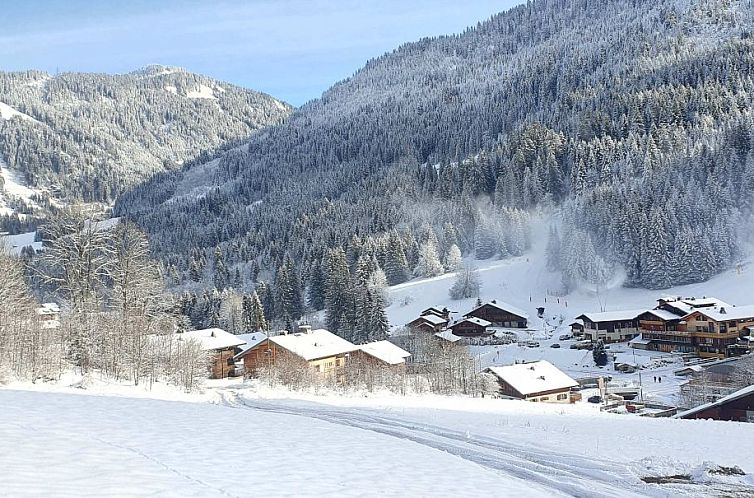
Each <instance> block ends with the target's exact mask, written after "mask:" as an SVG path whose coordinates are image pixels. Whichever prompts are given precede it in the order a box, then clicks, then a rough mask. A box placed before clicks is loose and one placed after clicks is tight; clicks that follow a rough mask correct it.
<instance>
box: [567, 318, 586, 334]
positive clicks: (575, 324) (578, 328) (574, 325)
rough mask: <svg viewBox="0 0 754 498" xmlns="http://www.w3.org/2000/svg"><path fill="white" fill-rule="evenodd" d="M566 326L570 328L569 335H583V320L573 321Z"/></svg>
mask: <svg viewBox="0 0 754 498" xmlns="http://www.w3.org/2000/svg"><path fill="white" fill-rule="evenodd" d="M568 326H569V327H571V334H573V336H574V337H575V336H580V335H584V320H574V321H572V322H571V323H570V324H569V325H568Z"/></svg>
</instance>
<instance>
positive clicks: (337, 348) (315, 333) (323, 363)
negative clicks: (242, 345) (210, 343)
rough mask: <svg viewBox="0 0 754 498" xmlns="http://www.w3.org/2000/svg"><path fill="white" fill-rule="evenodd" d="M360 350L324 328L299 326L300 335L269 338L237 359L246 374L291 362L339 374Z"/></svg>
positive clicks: (323, 372) (298, 333)
mask: <svg viewBox="0 0 754 498" xmlns="http://www.w3.org/2000/svg"><path fill="white" fill-rule="evenodd" d="M358 349H359V347H358V346H356V345H355V344H352V343H350V342H349V341H347V340H345V339H343V338H341V337H338V336H337V335H335V334H333V333H332V332H330V331H328V330H325V329H316V330H311V328H309V327H301V331H300V332H296V333H290V334H289V333H286V334H282V335H276V336H272V337H268V338H266V339H264V340H263V341H260V342H259V343H258V344H256V345H255V346H254V347H251V348H249V349H247V350H246V351H243V352H242V353H241V354H239V355H238V356H237V357H236V360H241V361H243V365H244V370H245V372H246V375H252V376H253V375H256V374H257V373H258V371H259V369H260V368H264V367H270V368H271V367H274V366H275V365H276V364H277V363H279V362H280V361H285V360H286V359H293V360H296V361H302V362H305V363H306V364H308V366H309V367H311V368H312V369H314V371H316V372H319V373H321V374H324V375H331V374H336V373H338V372H339V371H342V369H343V367H344V365H345V363H346V361H347V358H348V356H349V355H350V354H351V353H353V352H354V351H357V350H358Z"/></svg>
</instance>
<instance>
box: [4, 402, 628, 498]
mask: <svg viewBox="0 0 754 498" xmlns="http://www.w3.org/2000/svg"><path fill="white" fill-rule="evenodd" d="M0 406H2V407H3V409H2V410H0V444H1V445H2V447H3V448H14V451H12V452H11V451H2V452H0V468H2V469H3V470H2V472H0V490H1V491H0V494H2V495H6V494H7V495H9V496H40V495H45V496H113V495H117V496H145V495H158V496H250V495H253V496H323V495H336V494H337V495H338V496H440V495H444V496H469V495H471V494H472V493H473V494H474V495H476V494H477V493H482V494H489V495H496V494H497V495H499V493H500V491H501V490H503V489H504V490H505V494H506V496H513V497H515V496H567V493H564V492H562V491H559V490H558V489H557V488H555V489H553V488H552V487H550V486H545V485H541V484H538V483H534V482H526V481H524V480H522V479H521V478H520V477H517V476H515V475H512V474H510V473H507V472H500V471H497V470H494V469H490V468H489V467H487V466H483V465H479V464H478V463H477V462H474V461H470V460H468V459H464V458H462V457H459V456H456V455H454V454H452V453H449V452H446V451H442V449H438V448H433V447H431V446H428V445H425V444H423V443H422V442H421V441H418V442H417V441H412V440H411V439H410V438H401V437H394V436H392V435H388V434H384V433H380V432H376V431H370V430H364V429H362V428H359V427H354V426H350V427H349V426H348V425H342V424H333V423H331V422H330V421H327V420H317V419H315V418H311V417H299V416H295V415H292V414H286V413H276V412H274V411H269V410H239V409H235V408H232V407H228V406H216V405H210V404H201V403H176V402H168V401H158V400H145V399H128V398H112V397H102V396H83V395H74V394H55V393H39V392H26V391H7V390H0ZM624 496H625V495H624Z"/></svg>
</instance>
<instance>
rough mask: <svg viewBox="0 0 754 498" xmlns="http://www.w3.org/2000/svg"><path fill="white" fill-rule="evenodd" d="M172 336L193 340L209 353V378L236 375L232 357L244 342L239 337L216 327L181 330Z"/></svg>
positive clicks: (182, 339) (181, 339) (183, 339)
mask: <svg viewBox="0 0 754 498" xmlns="http://www.w3.org/2000/svg"><path fill="white" fill-rule="evenodd" d="M173 337H174V338H175V339H176V340H179V341H194V342H196V343H197V344H199V346H200V347H201V348H202V351H206V352H207V353H208V354H209V357H210V363H209V376H210V378H211V379H222V378H225V377H233V376H235V375H236V365H235V361H234V360H233V357H234V356H235V352H236V348H238V347H240V346H243V345H244V344H246V342H245V341H244V340H243V339H241V338H240V337H238V336H235V335H233V334H230V333H228V332H226V331H224V330H223V329H218V328H212V329H203V330H192V331H190V332H181V333H177V334H175V335H174V336H173Z"/></svg>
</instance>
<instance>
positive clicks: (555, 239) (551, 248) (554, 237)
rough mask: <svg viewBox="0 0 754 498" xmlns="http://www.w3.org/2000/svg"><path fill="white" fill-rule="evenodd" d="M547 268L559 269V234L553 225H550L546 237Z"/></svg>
mask: <svg viewBox="0 0 754 498" xmlns="http://www.w3.org/2000/svg"><path fill="white" fill-rule="evenodd" d="M546 256H547V269H548V270H550V271H558V270H560V259H561V254H560V234H558V229H557V228H555V227H554V226H550V233H549V236H548V238H547V248H546Z"/></svg>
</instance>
